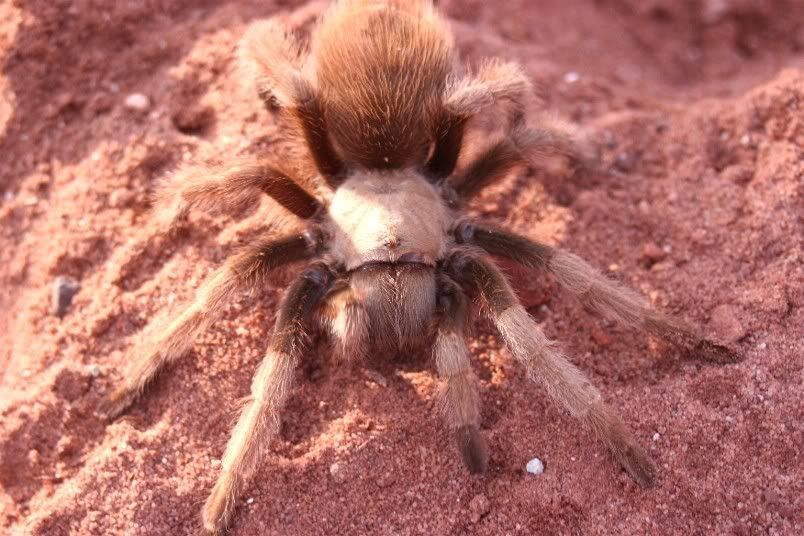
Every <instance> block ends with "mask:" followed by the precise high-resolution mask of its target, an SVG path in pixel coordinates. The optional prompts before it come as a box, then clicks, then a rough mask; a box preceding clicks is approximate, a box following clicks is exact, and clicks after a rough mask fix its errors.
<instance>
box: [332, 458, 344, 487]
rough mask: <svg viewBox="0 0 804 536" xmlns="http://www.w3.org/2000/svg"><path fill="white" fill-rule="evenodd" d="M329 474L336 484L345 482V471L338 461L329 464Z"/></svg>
mask: <svg viewBox="0 0 804 536" xmlns="http://www.w3.org/2000/svg"><path fill="white" fill-rule="evenodd" d="M329 474H330V476H331V477H332V480H334V481H335V482H336V483H338V484H343V483H344V482H346V471H345V470H344V468H343V465H342V464H341V463H339V462H335V463H333V464H332V465H330V466H329Z"/></svg>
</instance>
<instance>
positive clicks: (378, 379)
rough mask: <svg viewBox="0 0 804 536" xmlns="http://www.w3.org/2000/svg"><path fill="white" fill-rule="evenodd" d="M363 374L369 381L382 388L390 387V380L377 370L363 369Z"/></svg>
mask: <svg viewBox="0 0 804 536" xmlns="http://www.w3.org/2000/svg"><path fill="white" fill-rule="evenodd" d="M363 374H364V375H365V376H366V378H368V379H369V380H371V381H373V382H374V383H376V384H377V385H379V386H381V387H388V380H387V379H385V376H383V375H382V374H380V373H379V372H377V371H376V370H372V369H363Z"/></svg>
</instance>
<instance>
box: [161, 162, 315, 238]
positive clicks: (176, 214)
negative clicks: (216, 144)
mask: <svg viewBox="0 0 804 536" xmlns="http://www.w3.org/2000/svg"><path fill="white" fill-rule="evenodd" d="M299 184H300V182H299V181H298V180H295V179H294V178H292V177H291V175H290V174H288V173H286V172H284V171H283V170H281V169H280V167H279V166H277V165H275V164H271V163H268V162H265V161H262V160H259V159H256V158H247V157H246V158H240V159H237V160H235V161H233V162H228V163H224V164H221V165H217V166H200V165H196V166H187V167H185V168H183V169H180V170H179V171H177V172H176V173H174V174H172V175H171V176H170V177H169V178H168V179H167V181H166V182H165V183H164V184H163V185H162V186H161V187H160V189H159V190H158V192H157V194H156V200H155V201H156V202H155V206H154V210H153V218H154V220H153V221H154V222H156V225H157V227H158V228H159V229H161V230H169V229H170V228H171V227H172V226H173V225H174V224H175V222H176V221H178V220H179V219H181V218H182V217H184V216H185V215H186V214H187V212H189V210H191V209H193V208H198V209H201V210H206V211H226V212H237V211H240V210H244V209H246V208H248V207H249V206H253V205H254V204H255V203H256V202H257V200H258V199H259V196H260V194H261V193H265V194H267V195H268V196H270V197H271V198H272V199H274V200H275V201H276V202H277V203H279V204H280V205H281V206H283V207H284V208H285V209H287V210H288V211H289V212H291V213H293V214H295V215H296V216H298V217H300V218H302V219H309V218H311V217H313V216H314V215H315V214H316V213H317V212H318V211H319V210H320V208H321V205H320V204H319V202H318V201H317V200H316V198H315V197H313V196H312V195H311V194H310V193H308V192H307V191H306V190H305V189H304V188H302V187H301V186H300V185H299Z"/></svg>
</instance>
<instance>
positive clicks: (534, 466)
mask: <svg viewBox="0 0 804 536" xmlns="http://www.w3.org/2000/svg"><path fill="white" fill-rule="evenodd" d="M525 470H526V471H527V472H528V473H530V474H532V475H540V474H542V473H544V464H543V463H542V461H541V460H540V459H539V458H533V459H532V460H531V461H529V462H528V465H526V466H525Z"/></svg>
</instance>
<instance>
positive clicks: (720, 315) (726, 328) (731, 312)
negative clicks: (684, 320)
mask: <svg viewBox="0 0 804 536" xmlns="http://www.w3.org/2000/svg"><path fill="white" fill-rule="evenodd" d="M709 329H710V330H711V331H712V332H713V333H714V334H715V335H716V336H717V337H718V338H720V339H722V340H723V342H725V343H734V342H737V341H739V340H740V339H742V338H743V337H745V336H746V335H747V330H746V329H745V327H744V326H743V324H742V322H741V321H740V318H739V311H738V309H737V308H736V307H734V306H733V305H728V304H723V305H718V306H717V307H715V308H714V310H713V311H712V317H711V319H710V320H709Z"/></svg>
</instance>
